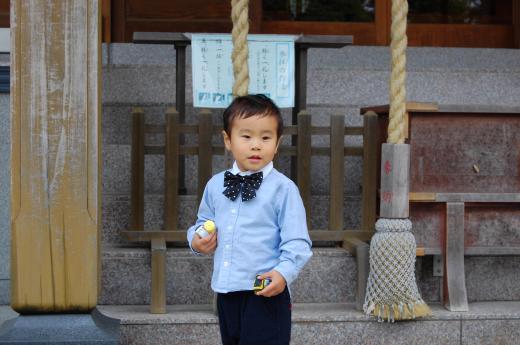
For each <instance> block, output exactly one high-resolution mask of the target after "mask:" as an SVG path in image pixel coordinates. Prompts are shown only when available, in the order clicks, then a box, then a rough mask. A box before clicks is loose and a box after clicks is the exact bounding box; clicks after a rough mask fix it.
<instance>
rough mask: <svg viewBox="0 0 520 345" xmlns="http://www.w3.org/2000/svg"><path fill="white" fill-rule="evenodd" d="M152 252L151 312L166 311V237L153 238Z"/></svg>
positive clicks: (160, 312) (162, 312) (161, 312)
mask: <svg viewBox="0 0 520 345" xmlns="http://www.w3.org/2000/svg"><path fill="white" fill-rule="evenodd" d="M151 252H152V279H151V291H152V298H151V303H150V313H152V314H165V313H166V241H165V240H164V238H153V239H152V241H151Z"/></svg>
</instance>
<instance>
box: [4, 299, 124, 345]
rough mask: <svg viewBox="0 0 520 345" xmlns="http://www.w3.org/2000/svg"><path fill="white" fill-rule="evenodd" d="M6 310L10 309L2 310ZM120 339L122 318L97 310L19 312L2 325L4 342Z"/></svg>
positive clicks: (93, 343)
mask: <svg viewBox="0 0 520 345" xmlns="http://www.w3.org/2000/svg"><path fill="white" fill-rule="evenodd" d="M6 308H7V307H3V308H2V309H6ZM4 313H7V311H4V312H3V313H2V314H4ZM12 313H13V314H14V312H12ZM118 343H119V321H117V320H112V319H109V318H107V317H105V316H103V315H102V314H100V313H99V312H98V311H94V312H93V313H92V315H90V314H56V315H49V314H46V315H20V316H18V317H15V318H11V319H8V320H7V321H5V322H4V323H3V324H2V325H1V326H0V344H2V345H6V344H17V345H23V344H31V345H43V344H59V345H69V344H70V345H117V344H118Z"/></svg>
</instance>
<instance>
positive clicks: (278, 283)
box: [256, 270, 287, 297]
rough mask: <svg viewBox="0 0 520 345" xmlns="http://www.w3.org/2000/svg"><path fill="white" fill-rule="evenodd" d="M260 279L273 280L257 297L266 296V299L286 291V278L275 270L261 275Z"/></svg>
mask: <svg viewBox="0 0 520 345" xmlns="http://www.w3.org/2000/svg"><path fill="white" fill-rule="evenodd" d="M259 278H260V279H265V278H269V279H271V283H269V285H267V286H266V287H265V288H264V289H262V290H260V291H258V292H257V293H256V294H257V296H264V297H273V296H276V295H278V294H280V293H282V291H283V290H284V289H285V285H286V284H287V283H286V282H285V278H284V277H283V276H282V275H281V274H280V273H279V272H278V271H275V270H272V271H269V272H266V273H263V274H260V277H259Z"/></svg>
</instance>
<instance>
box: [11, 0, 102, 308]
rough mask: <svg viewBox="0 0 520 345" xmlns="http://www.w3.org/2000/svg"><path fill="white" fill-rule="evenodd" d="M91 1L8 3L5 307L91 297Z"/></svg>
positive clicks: (94, 50)
mask: <svg viewBox="0 0 520 345" xmlns="http://www.w3.org/2000/svg"><path fill="white" fill-rule="evenodd" d="M100 2H101V0H76V1H69V0H53V1H50V0H49V1H46V0H39V1H26V0H11V124H12V125H11V138H12V145H11V157H12V158H11V188H12V199H11V231H12V243H11V258H12V262H11V285H12V286H11V306H12V307H13V309H15V310H16V311H18V312H21V313H33V312H34V313H37V312H73V311H88V310H90V309H92V308H93V307H94V306H95V305H96V302H97V295H98V284H99V271H100V265H99V224H100V204H99V201H100V184H99V178H100V127H99V125H100V122H99V119H100V113H101V108H100V85H101V83H100V64H101V46H100Z"/></svg>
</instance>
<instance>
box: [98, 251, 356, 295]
mask: <svg viewBox="0 0 520 345" xmlns="http://www.w3.org/2000/svg"><path fill="white" fill-rule="evenodd" d="M313 253H314V256H313V257H312V259H311V260H310V262H309V263H308V264H307V265H306V266H305V268H304V269H303V271H302V272H301V273H300V276H299V278H298V279H297V280H296V281H295V282H294V284H293V285H292V286H291V291H292V295H293V299H294V300H295V301H296V302H307V303H314V302H335V303H344V302H354V301H355V296H356V295H355V294H356V282H357V278H356V275H357V269H356V263H355V259H354V258H353V257H352V256H351V255H350V254H348V253H347V252H346V251H345V250H343V249H339V248H314V249H313ZM166 267H167V284H166V286H167V292H166V296H167V297H166V298H167V303H168V304H207V303H211V302H212V301H213V292H212V290H211V287H210V282H211V271H212V269H213V261H212V258H211V257H209V256H207V257H197V256H194V255H192V254H191V252H190V250H189V249H181V248H174V249H169V250H168V254H167V265H166ZM150 277H151V268H150V252H149V250H147V249H141V248H133V249H132V248H104V250H103V259H102V279H101V283H102V290H101V296H100V299H99V303H100V304H149V303H150V284H151V283H150Z"/></svg>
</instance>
